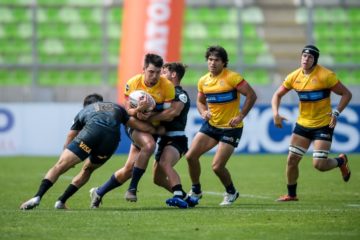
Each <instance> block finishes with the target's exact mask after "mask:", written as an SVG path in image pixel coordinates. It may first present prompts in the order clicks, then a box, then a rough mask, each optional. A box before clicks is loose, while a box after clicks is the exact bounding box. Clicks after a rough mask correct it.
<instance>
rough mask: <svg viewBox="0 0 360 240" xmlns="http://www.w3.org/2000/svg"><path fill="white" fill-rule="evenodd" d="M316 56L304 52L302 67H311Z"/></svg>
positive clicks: (307, 68) (305, 68)
mask: <svg viewBox="0 0 360 240" xmlns="http://www.w3.org/2000/svg"><path fill="white" fill-rule="evenodd" d="M314 60H315V59H314V56H313V55H311V54H309V53H303V54H302V55H301V67H302V68H303V69H304V70H309V69H311V67H312V65H313V64H314Z"/></svg>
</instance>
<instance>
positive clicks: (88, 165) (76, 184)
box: [55, 158, 102, 209]
mask: <svg viewBox="0 0 360 240" xmlns="http://www.w3.org/2000/svg"><path fill="white" fill-rule="evenodd" d="M100 166H102V164H94V163H92V162H91V161H90V159H89V158H88V159H86V160H85V162H84V164H83V166H82V169H81V170H80V172H79V173H78V174H77V175H76V176H75V177H74V178H73V179H72V182H71V184H69V186H68V187H67V188H66V190H65V191H64V193H63V194H62V195H61V196H60V197H59V198H58V200H57V201H56V202H55V208H56V209H67V207H66V205H65V203H66V201H67V200H68V199H69V198H70V197H71V196H72V195H74V194H75V193H76V192H77V191H78V190H79V189H80V188H81V187H82V186H83V185H85V183H87V182H88V180H89V179H90V176H91V174H92V173H93V172H94V171H95V170H96V169H97V168H99V167H100Z"/></svg>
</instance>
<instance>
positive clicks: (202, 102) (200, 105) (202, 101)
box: [196, 92, 211, 121]
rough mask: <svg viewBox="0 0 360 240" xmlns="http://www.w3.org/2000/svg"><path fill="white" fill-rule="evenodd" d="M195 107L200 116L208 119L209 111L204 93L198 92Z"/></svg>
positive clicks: (209, 116)
mask: <svg viewBox="0 0 360 240" xmlns="http://www.w3.org/2000/svg"><path fill="white" fill-rule="evenodd" d="M196 107H197V109H198V111H199V113H200V115H201V117H202V118H203V119H204V120H206V121H208V120H209V119H210V118H211V113H210V111H209V110H208V107H207V104H206V97H205V94H204V93H202V92H199V93H198V95H197V98H196Z"/></svg>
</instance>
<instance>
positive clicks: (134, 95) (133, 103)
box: [129, 90, 156, 111]
mask: <svg viewBox="0 0 360 240" xmlns="http://www.w3.org/2000/svg"><path fill="white" fill-rule="evenodd" d="M144 98H146V99H147V102H148V107H147V109H146V111H152V110H153V109H154V108H155V106H156V102H155V100H154V98H153V97H152V96H151V95H150V94H149V93H147V92H145V91H143V90H135V91H133V92H131V93H130V95H129V101H130V107H132V108H136V107H137V106H138V102H139V101H140V100H142V99H144Z"/></svg>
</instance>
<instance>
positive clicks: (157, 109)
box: [154, 103, 164, 112]
mask: <svg viewBox="0 0 360 240" xmlns="http://www.w3.org/2000/svg"><path fill="white" fill-rule="evenodd" d="M162 110H164V103H156V106H155V109H154V111H155V112H161V111H162Z"/></svg>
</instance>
